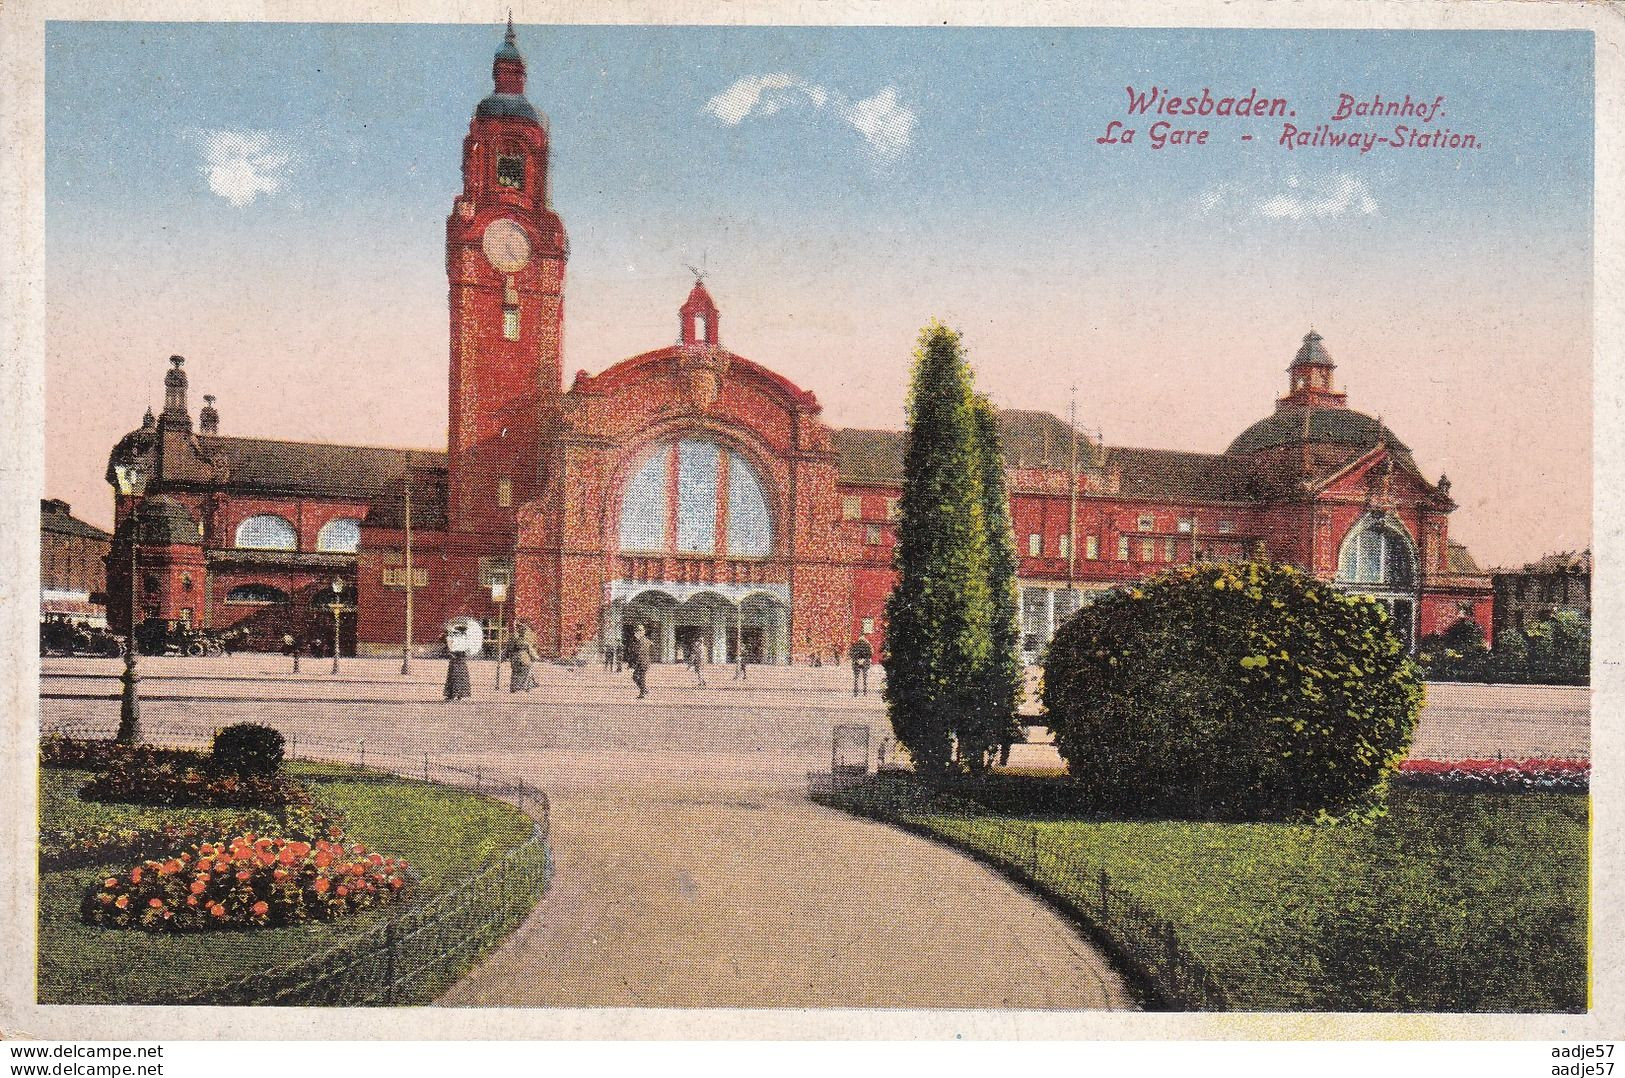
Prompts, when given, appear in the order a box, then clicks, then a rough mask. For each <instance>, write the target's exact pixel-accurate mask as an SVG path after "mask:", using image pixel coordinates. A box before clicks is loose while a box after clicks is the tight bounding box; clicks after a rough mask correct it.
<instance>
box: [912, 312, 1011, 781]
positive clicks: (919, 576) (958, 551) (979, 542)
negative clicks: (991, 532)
mask: <svg viewBox="0 0 1625 1078" xmlns="http://www.w3.org/2000/svg"><path fill="white" fill-rule="evenodd" d="M907 418H908V448H907V451H906V454H905V456H904V461H903V496H902V500H901V503H900V505H899V510H900V520H899V523H898V540H897V549H896V552H895V555H894V557H895V562H894V565H895V567H896V569H897V586H896V587H895V588H894V589H893V590H892V593H891V596H890V597H889V598H888V599H887V601H886V617H887V628H886V641H887V651H888V653H889V656H888V658H887V663H886V704H887V709H888V711H889V713H890V715H891V722H892V729H893V731H894V732H895V733H896V734H897V738H898V740H899V741H901V742H902V743H903V744H904V745H905V746H906V747H907V748H908V750H909V754H910V755H911V756H913V757H914V762H915V765H916V767H918V768H919V769H920V770H921V771H924V772H938V773H940V772H943V771H946V770H947V769H948V768H949V766H950V764H951V762H952V758H953V749H954V738H955V736H956V735H958V734H960V733H962V732H968V731H971V730H974V729H977V728H979V726H980V724H981V721H982V720H981V718H980V717H979V716H981V715H982V714H984V713H985V708H983V707H981V706H980V705H979V704H978V697H979V690H980V688H981V686H982V685H983V683H984V678H985V668H986V666H987V661H988V655H989V653H990V649H991V646H992V640H991V634H990V630H991V628H992V618H993V603H992V596H991V594H990V592H989V589H988V544H987V530H986V526H985V524H984V521H983V499H982V483H981V473H982V468H981V462H980V458H979V455H978V450H977V440H976V417H975V411H974V406H973V403H972V393H971V378H970V371H969V369H968V368H967V367H966V365H965V359H964V355H963V353H962V351H961V349H960V339H959V334H957V333H955V332H953V331H952V330H950V329H948V328H947V327H946V326H943V325H942V324H941V323H939V322H935V321H933V322H932V323H931V324H930V325H929V326H927V327H925V329H924V330H922V331H921V333H920V340H919V347H918V348H917V349H916V351H915V353H914V374H913V381H912V385H911V388H910V393H909V403H908V417H907Z"/></svg>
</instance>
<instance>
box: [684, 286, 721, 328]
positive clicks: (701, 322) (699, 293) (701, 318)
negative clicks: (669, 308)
mask: <svg viewBox="0 0 1625 1078" xmlns="http://www.w3.org/2000/svg"><path fill="white" fill-rule="evenodd" d="M677 316H678V322H677V343H678V344H718V343H720V339H719V334H718V326H719V323H720V321H721V316H720V315H719V314H718V312H717V305H716V302H715V301H714V300H713V299H712V298H711V293H709V292H707V291H706V290H705V282H704V281H698V280H697V281H695V282H694V288H693V289H692V290H691V291H690V292H689V294H688V299H687V300H685V301H684V302H683V305H682V307H680V308H679V309H678V311H677Z"/></svg>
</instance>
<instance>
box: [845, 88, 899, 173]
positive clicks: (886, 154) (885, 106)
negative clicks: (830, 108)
mask: <svg viewBox="0 0 1625 1078" xmlns="http://www.w3.org/2000/svg"><path fill="white" fill-rule="evenodd" d="M836 110H837V111H838V112H839V113H840V115H841V118H842V119H843V120H845V121H846V122H847V123H849V124H851V125H852V126H853V127H855V128H857V129H858V132H859V133H860V134H862V135H863V137H864V138H865V139H867V140H868V142H869V146H870V148H871V149H873V150H874V151H875V153H877V154H879V155H880V156H881V157H882V158H885V159H886V160H888V161H893V160H896V159H897V158H899V157H901V156H902V154H903V151H904V150H906V149H908V144H909V143H910V142H912V141H913V139H914V125H915V123H916V122H918V119H919V117H918V116H917V115H916V114H915V112H914V110H913V109H911V108H909V107H908V106H907V105H904V104H901V103H900V102H899V101H898V100H897V87H895V86H888V87H886V88H885V89H884V90H881V91H880V92H879V93H877V94H875V95H874V96H873V97H866V98H864V99H863V100H862V101H856V102H852V103H850V104H846V103H843V104H839V105H837V106H836Z"/></svg>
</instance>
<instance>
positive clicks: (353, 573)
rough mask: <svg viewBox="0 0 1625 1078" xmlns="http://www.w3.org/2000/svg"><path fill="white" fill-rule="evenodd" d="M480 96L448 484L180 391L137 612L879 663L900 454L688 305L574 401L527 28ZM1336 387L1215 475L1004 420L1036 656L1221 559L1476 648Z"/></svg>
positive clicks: (1314, 351) (149, 442)
mask: <svg viewBox="0 0 1625 1078" xmlns="http://www.w3.org/2000/svg"><path fill="white" fill-rule="evenodd" d="M492 75H493V80H494V83H495V87H494V92H493V93H492V94H491V95H490V96H488V97H486V98H485V99H484V100H483V101H481V102H480V103H479V104H478V106H477V107H476V109H475V113H474V117H473V119H472V121H471V122H470V125H469V133H468V136H467V137H466V138H465V139H464V141H463V190H462V192H461V193H460V194H458V195H457V196H456V197H455V199H454V200H453V203H452V211H451V214H450V216H449V217H448V218H447V221H446V271H447V275H448V286H449V287H448V291H449V301H450V302H449V308H450V393H449V401H448V420H447V445H448V450H447V452H445V453H438V452H429V451H422V452H410V453H408V452H407V451H403V450H396V449H378V448H369V447H354V446H328V445H305V444H295V443H286V442H274V441H265V440H260V439H241V438H231V437H226V436H223V435H221V434H220V433H219V417H218V413H217V412H216V411H215V409H214V408H213V406H212V400H211V401H210V406H209V407H207V408H205V409H204V410H203V413H202V415H201V417H200V419H201V426H200V430H199V431H198V432H197V433H194V432H193V430H192V422H191V418H190V416H189V414H188V412H187V406H186V385H187V383H186V374H185V372H184V370H183V369H182V364H181V361H180V360H179V359H178V358H177V359H175V360H174V367H173V369H172V370H171V371H170V372H169V373H168V374H167V375H166V378H165V384H166V394H165V408H164V413H163V415H162V417H161V418H159V419H158V420H156V421H154V420H153V418H152V417H151V415H150V413H149V415H148V417H147V422H146V423H145V424H144V425H143V427H142V428H141V429H140V430H137V431H134V432H132V433H131V434H129V435H127V436H126V437H125V438H124V439H123V440H122V441H121V442H120V443H119V445H118V447H116V448H115V450H114V452H113V457H112V461H111V462H110V464H109V469H108V478H109V481H110V482H113V483H114V484H115V487H120V485H121V484H122V486H123V487H125V488H127V487H128V486H129V482H128V477H129V476H130V474H132V470H134V471H137V472H139V473H140V474H143V475H146V476H148V477H150V481H149V483H148V486H147V494H146V496H145V497H144V498H143V499H141V509H140V512H138V513H137V514H136V515H135V518H134V519H135V522H136V523H135V524H134V525H132V524H131V523H130V509H131V507H132V506H133V505H134V504H136V501H137V499H136V498H135V497H134V496H133V495H131V494H123V493H121V494H118V495H117V504H116V510H117V517H118V520H119V529H118V537H119V538H118V540H117V542H127V541H128V536H129V534H130V533H131V532H132V531H134V532H135V534H136V536H137V541H138V543H139V544H140V549H139V551H138V557H139V559H140V565H141V568H140V570H138V572H139V574H140V579H139V580H138V581H137V583H138V585H139V587H140V590H139V592H138V595H139V602H140V603H141V604H142V606H143V608H144V611H145V612H146V613H148V614H153V615H156V616H161V617H167V618H175V619H178V620H189V621H192V622H194V623H198V624H203V625H206V626H222V625H226V624H233V623H237V622H246V623H249V624H250V625H251V626H253V627H255V628H256V630H257V632H256V639H257V640H259V641H260V642H261V643H262V644H263V643H268V642H272V641H274V640H275V639H279V638H280V635H281V633H282V632H283V631H294V632H296V633H303V634H309V635H311V636H319V635H324V634H325V638H326V639H331V631H332V630H331V626H332V615H331V613H330V611H331V607H332V601H333V595H334V592H333V590H332V588H331V583H332V581H334V580H337V581H339V583H340V585H341V587H340V590H339V591H338V593H337V594H338V595H339V598H340V604H339V605H340V608H341V635H342V637H343V646H344V647H345V649H346V650H349V649H351V648H358V649H359V650H361V651H363V652H368V653H380V654H381V653H396V654H398V653H399V652H400V650H401V648H402V646H403V643H404V641H405V639H406V635H407V628H406V618H407V602H406V594H407V588H406V585H407V583H408V581H409V580H410V583H411V585H412V588H411V592H412V596H413V601H412V603H411V608H412V617H413V622H414V624H413V632H412V636H413V639H414V642H415V643H416V644H417V645H419V646H420V647H422V646H425V645H427V646H429V647H436V646H438V641H439V640H440V638H441V636H442V634H443V633H444V631H445V629H446V627H447V626H448V624H450V623H452V622H453V621H462V622H463V623H465V624H467V623H471V622H472V623H483V624H484V625H485V626H486V627H487V628H489V627H491V625H492V624H493V623H494V622H495V620H496V617H497V613H498V606H497V603H496V601H495V600H494V599H493V594H492V590H491V585H492V583H493V582H505V583H508V584H510V585H511V587H510V590H509V592H508V594H506V595H505V596H504V597H503V599H504V602H505V604H506V605H505V607H504V608H503V619H504V621H505V622H506V623H507V624H508V625H509V626H510V627H511V625H512V623H513V622H514V621H515V620H517V621H519V622H523V623H524V624H526V625H527V626H529V627H530V628H531V629H533V630H534V631H535V633H536V634H537V637H538V639H539V643H540V646H541V647H542V649H543V650H544V651H545V652H547V653H549V654H553V655H575V654H587V655H591V654H596V653H598V652H599V651H600V649H601V648H602V647H603V646H604V645H605V644H606V643H611V642H614V641H617V640H620V639H622V638H623V635H624V634H626V633H628V632H630V629H631V626H632V625H633V624H635V623H639V622H641V623H644V624H645V625H647V626H648V627H649V629H650V630H651V635H652V636H653V638H654V640H655V641H656V644H657V650H658V651H659V652H660V653H661V654H662V655H663V656H664V657H666V658H671V657H674V656H675V654H677V653H678V651H679V650H680V649H682V648H685V647H687V646H690V645H694V644H698V645H700V646H702V647H704V648H705V649H706V650H707V651H708V652H709V653H710V655H711V656H712V658H713V659H714V660H715V661H719V662H721V661H726V660H729V659H731V658H732V657H733V656H734V655H735V654H737V651H739V650H742V651H743V652H744V653H745V655H746V657H747V658H748V659H750V660H753V661H762V662H783V661H786V660H788V659H790V658H791V657H792V656H793V657H795V658H796V659H797V660H798V661H799V660H802V659H804V658H805V656H807V655H809V654H811V653H814V652H818V653H821V654H823V655H825V656H828V655H830V654H831V653H832V652H833V651H836V650H844V648H845V647H846V646H847V645H848V644H849V643H850V642H851V641H852V640H853V639H855V638H856V636H857V635H858V634H859V633H870V634H871V636H872V638H874V639H875V640H876V642H877V644H878V643H881V642H883V639H884V634H885V624H884V612H885V598H886V595H887V594H888V593H889V591H890V590H891V587H892V583H893V575H892V570H891V550H892V547H893V545H894V543H895V523H894V521H893V514H894V510H895V506H896V502H897V498H898V497H899V495H900V486H901V480H902V459H903V445H904V436H903V434H901V433H900V432H897V431H866V430H844V429H838V428H832V427H830V426H828V425H827V424H825V423H824V422H823V420H822V419H821V417H820V415H821V407H820V405H819V403H818V400H817V398H816V397H815V396H814V395H813V394H812V393H811V392H809V391H808V390H805V389H802V388H800V387H798V386H796V385H793V384H792V383H790V382H789V381H788V380H786V379H785V378H783V377H782V376H780V375H778V374H775V373H774V372H773V371H772V370H771V369H769V368H768V367H765V366H763V365H760V364H758V363H756V362H753V361H752V360H750V359H747V358H745V357H743V356H740V355H737V354H735V353H733V352H731V351H729V350H728V349H727V347H725V345H724V344H723V338H722V330H721V315H720V312H719V311H718V308H717V305H716V304H715V302H714V301H713V300H712V298H711V296H710V294H709V292H708V291H707V289H706V287H705V286H704V284H703V283H699V282H697V283H696V284H695V285H694V287H693V290H692V291H691V292H690V293H689V295H688V297H687V299H686V301H685V302H684V303H683V305H682V306H681V307H680V308H679V309H678V312H677V314H678V333H677V340H676V343H675V344H672V345H670V346H667V347H663V348H658V349H655V350H653V351H649V352H644V353H642V354H641V355H637V356H633V357H631V358H630V359H627V360H624V361H622V362H620V363H618V364H616V365H614V366H612V367H610V368H609V369H608V370H605V371H602V372H600V373H598V374H588V373H587V372H585V371H580V372H578V373H577V374H576V375H575V377H574V379H573V380H572V381H571V384H570V385H569V387H568V388H566V387H565V385H564V382H563V378H562V371H563V334H562V327H563V297H564V276H565V274H564V271H565V264H566V261H567V259H568V250H569V249H568V244H567V241H566V239H565V233H564V228H563V224H562V223H561V221H560V219H559V217H558V215H557V214H556V213H555V212H554V211H553V209H552V207H551V205H550V203H549V199H548V173H547V169H548V135H547V128H546V126H545V124H544V123H543V121H542V119H541V117H540V116H539V115H538V114H537V112H536V110H535V109H534V107H533V106H532V105H531V104H530V102H529V101H528V100H526V98H525V96H524V88H525V69H524V61H523V59H522V58H521V57H520V55H519V52H518V50H517V48H516V47H515V44H514V39H513V33H512V30H511V28H510V30H509V33H508V36H507V38H506V39H505V41H504V43H503V45H502V47H501V49H500V50H499V51H498V52H497V54H496V58H495V61H494V63H493V66H492ZM1334 369H1335V368H1334V364H1333V362H1332V359H1331V357H1330V355H1329V354H1328V353H1327V351H1326V349H1325V347H1324V344H1323V342H1322V340H1321V338H1320V336H1319V335H1318V334H1315V333H1314V332H1312V331H1311V332H1310V333H1309V334H1308V335H1307V336H1306V337H1304V339H1303V343H1302V347H1300V348H1299V349H1298V351H1297V354H1296V357H1295V358H1294V359H1293V360H1292V363H1291V365H1290V366H1289V368H1288V373H1289V382H1288V391H1287V393H1286V395H1285V396H1283V397H1282V398H1281V399H1280V400H1279V401H1277V402H1275V408H1274V411H1273V412H1272V414H1270V415H1269V416H1267V417H1266V418H1264V419H1262V420H1260V421H1259V422H1257V423H1254V424H1253V425H1252V426H1250V427H1248V428H1247V429H1246V430H1245V431H1243V432H1242V433H1241V434H1240V435H1239V436H1238V437H1237V438H1236V439H1235V441H1234V442H1233V443H1232V444H1231V445H1230V447H1229V448H1228V449H1227V450H1226V451H1225V452H1224V453H1220V454H1199V453H1183V452H1173V451H1166V450H1147V449H1128V448H1121V447H1111V446H1104V445H1101V444H1099V443H1098V441H1096V440H1093V439H1089V438H1076V439H1075V438H1074V434H1073V432H1072V430H1071V429H1070V428H1069V427H1068V426H1067V424H1065V423H1063V422H1062V421H1060V420H1059V419H1057V418H1055V417H1054V416H1052V415H1049V414H1048V413H1043V412H1031V411H1014V410H1007V411H1005V412H1003V413H1002V414H1001V416H1000V421H1001V427H1002V430H1003V434H1004V441H1005V453H1006V462H1007V467H1008V474H1009V482H1010V490H1011V516H1012V520H1013V522H1014V526H1015V531H1016V541H1017V547H1018V552H1019V553H1020V555H1021V566H1020V589H1021V608H1022V629H1023V635H1024V644H1025V647H1026V648H1027V650H1029V651H1032V652H1036V651H1037V650H1039V649H1040V648H1041V647H1042V646H1043V644H1044V643H1045V642H1047V640H1048V638H1049V636H1050V634H1051V633H1052V632H1053V630H1054V626H1055V624H1056V622H1057V621H1059V620H1060V619H1061V618H1063V617H1065V616H1066V615H1067V614H1068V613H1070V612H1071V610H1073V609H1075V608H1076V606H1077V605H1078V604H1079V603H1080V602H1082V601H1084V598H1085V597H1086V596H1087V594H1088V592H1089V591H1091V590H1098V589H1101V588H1108V587H1112V586H1114V585H1116V584H1118V583H1121V582H1124V581H1129V580H1134V579H1138V578H1141V577H1143V576H1145V575H1148V574H1150V573H1154V572H1157V571H1160V570H1162V569H1164V568H1167V567H1168V566H1170V565H1177V564H1182V563H1187V562H1191V561H1196V560H1204V559H1208V560H1211V559H1226V558H1230V559H1234V558H1252V557H1265V558H1272V559H1275V560H1279V561H1285V562H1291V563H1293V564H1297V565H1300V566H1303V567H1305V568H1307V569H1309V570H1310V571H1312V572H1314V573H1315V574H1316V575H1318V576H1322V577H1325V578H1327V579H1332V580H1336V581H1338V582H1339V583H1340V584H1342V585H1343V586H1345V587H1347V588H1349V589H1351V590H1357V591H1362V592H1367V593H1370V594H1372V595H1375V596H1377V597H1379V598H1380V599H1381V600H1382V601H1383V602H1384V603H1385V604H1386V605H1387V606H1388V607H1389V609H1390V610H1391V611H1392V612H1393V613H1394V614H1395V616H1396V618H1397V619H1398V622H1399V624H1400V626H1401V628H1402V630H1403V631H1404V632H1405V633H1407V634H1408V635H1410V636H1413V637H1414V636H1418V635H1422V634H1426V633H1428V632H1432V631H1434V630H1436V629H1439V628H1443V627H1445V626H1447V625H1449V624H1451V623H1452V622H1454V621H1455V620H1457V619H1458V618H1460V617H1462V616H1471V617H1473V618H1474V619H1475V620H1477V621H1478V622H1479V623H1480V624H1481V625H1484V626H1485V627H1486V628H1488V627H1489V625H1490V594H1491V593H1490V588H1489V581H1488V578H1487V577H1485V576H1484V575H1483V574H1482V573H1480V572H1479V571H1478V570H1477V568H1476V566H1474V565H1473V564H1472V561H1471V559H1470V558H1469V557H1468V556H1467V555H1466V552H1465V551H1464V550H1463V549H1462V548H1460V547H1459V546H1457V545H1456V544H1453V543H1451V542H1450V541H1449V536H1448V527H1447V521H1448V516H1449V514H1450V512H1451V511H1452V510H1453V509H1454V508H1455V503H1454V502H1452V501H1451V499H1450V496H1449V489H1450V488H1449V482H1448V480H1445V479H1443V478H1442V477H1441V478H1440V479H1439V480H1438V482H1431V481H1429V480H1428V479H1427V478H1426V477H1425V476H1424V475H1423V474H1422V472H1421V471H1420V470H1419V469H1418V467H1417V465H1416V463H1415V461H1414V460H1413V459H1412V457H1411V454H1410V451H1409V449H1407V448H1406V446H1405V445H1404V444H1403V443H1402V442H1400V441H1399V439H1398V438H1396V437H1395V436H1394V434H1393V433H1392V432H1391V431H1389V430H1387V428H1385V427H1383V426H1382V425H1381V424H1380V423H1379V422H1377V421H1376V420H1374V419H1372V418H1371V417H1370V416H1367V415H1365V414H1363V413H1360V412H1356V411H1353V410H1351V409H1349V408H1348V406H1347V403H1346V401H1345V399H1344V395H1343V394H1342V393H1340V392H1338V391H1336V389H1335V388H1334V386H1333V381H1332V376H1333V373H1334ZM408 488H410V498H408V496H407V491H408ZM408 503H410V514H409V513H408ZM409 515H410V529H411V540H410V543H408V539H407V534H408V516H409ZM116 545H117V543H116ZM122 549H124V550H125V551H127V550H128V548H127V547H123V548H122ZM115 554H117V550H115ZM125 556H126V557H127V554H126V555H125ZM408 556H410V559H411V571H410V573H408V571H407V564H406V563H407V559H408ZM118 561H119V558H118V557H117V556H115V557H114V558H113V559H112V560H111V562H110V564H111V565H113V566H114V567H115V568H114V570H113V572H111V573H110V580H109V586H110V593H111V594H112V596H113V597H114V609H115V610H119V609H120V605H119V603H118V596H119V594H120V589H121V587H122V588H123V589H124V590H123V594H125V595H128V594H129V591H128V582H127V574H126V580H125V582H123V583H122V584H121V583H120V582H119V581H118V579H117V577H118V572H117V569H116V566H117V564H118ZM124 605H125V607H126V608H127V603H126V604H124ZM121 616H122V615H121V614H120V615H115V618H114V620H115V624H118V623H119V618H120V617H121Z"/></svg>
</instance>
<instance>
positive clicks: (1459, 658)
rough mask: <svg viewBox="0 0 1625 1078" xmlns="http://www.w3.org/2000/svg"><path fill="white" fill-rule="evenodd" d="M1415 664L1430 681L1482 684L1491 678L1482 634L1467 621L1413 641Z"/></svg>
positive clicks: (1478, 627)
mask: <svg viewBox="0 0 1625 1078" xmlns="http://www.w3.org/2000/svg"><path fill="white" fill-rule="evenodd" d="M1416 660H1417V662H1418V663H1420V664H1421V666H1422V669H1423V671H1424V672H1425V673H1426V674H1427V676H1428V678H1429V679H1430V680H1437V681H1484V680H1486V679H1488V678H1489V677H1490V675H1491V670H1490V651H1489V648H1488V647H1486V646H1485V645H1484V630H1483V628H1482V627H1480V626H1479V624H1478V623H1477V622H1476V621H1473V620H1472V619H1471V618H1462V619H1461V620H1460V621H1458V622H1456V623H1455V624H1454V625H1452V626H1450V628H1448V629H1446V630H1444V632H1441V633H1429V634H1428V635H1427V636H1424V637H1423V638H1422V639H1421V640H1419V641H1417V644H1416Z"/></svg>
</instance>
